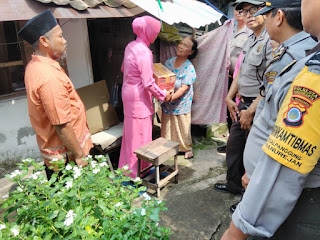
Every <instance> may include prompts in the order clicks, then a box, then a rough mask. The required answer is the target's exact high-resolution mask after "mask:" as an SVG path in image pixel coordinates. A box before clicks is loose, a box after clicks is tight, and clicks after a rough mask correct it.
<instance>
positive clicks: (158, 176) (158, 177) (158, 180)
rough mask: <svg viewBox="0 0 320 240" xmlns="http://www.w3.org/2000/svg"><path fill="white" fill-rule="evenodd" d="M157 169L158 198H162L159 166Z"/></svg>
mask: <svg viewBox="0 0 320 240" xmlns="http://www.w3.org/2000/svg"><path fill="white" fill-rule="evenodd" d="M155 167H156V186H157V197H160V186H159V185H160V171H159V166H155Z"/></svg>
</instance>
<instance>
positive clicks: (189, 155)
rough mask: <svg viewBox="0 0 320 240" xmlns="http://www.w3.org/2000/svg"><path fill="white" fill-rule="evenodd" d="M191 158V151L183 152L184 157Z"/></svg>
mask: <svg viewBox="0 0 320 240" xmlns="http://www.w3.org/2000/svg"><path fill="white" fill-rule="evenodd" d="M191 158H193V152H192V151H189V152H185V154H184V159H191Z"/></svg>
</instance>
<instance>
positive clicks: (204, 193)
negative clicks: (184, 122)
mask: <svg viewBox="0 0 320 240" xmlns="http://www.w3.org/2000/svg"><path fill="white" fill-rule="evenodd" d="M214 131H215V129H214ZM204 132H205V131H204ZM209 135H210V134H209ZM213 135H215V134H213ZM218 135H219V134H218ZM193 140H194V143H195V145H194V147H195V149H194V150H195V156H194V158H193V159H190V160H185V159H184V157H183V156H179V183H178V184H174V183H170V184H169V185H167V186H166V187H164V188H163V189H162V190H161V197H160V199H162V200H164V201H166V206H167V207H168V211H165V212H163V213H162V216H161V224H162V225H165V226H167V227H170V228H171V231H172V232H173V234H172V235H171V237H170V239H171V240H189V239H190V240H198V239H199V240H215V239H220V237H221V236H222V234H223V232H224V231H225V230H226V229H227V227H228V226H229V223H230V219H231V213H230V211H229V207H230V205H231V204H233V203H235V202H237V201H239V199H240V197H239V196H234V195H231V194H226V193H220V192H217V191H215V190H213V185H214V183H216V182H217V181H224V180H225V173H226V165H225V156H224V155H221V154H219V153H217V151H216V148H217V146H218V143H217V142H215V141H213V140H212V138H211V137H210V138H209V140H208V138H207V139H205V138H204V137H202V138H201V137H193ZM220 144H221V143H220ZM167 164H169V165H170V164H173V161H169V162H168V163H167ZM10 188H13V186H12V183H11V182H9V181H7V180H6V179H4V178H3V179H0V198H1V197H2V196H4V195H6V194H7V193H8V191H9V190H10ZM2 212H3V210H1V211H0V214H1V213H2Z"/></svg>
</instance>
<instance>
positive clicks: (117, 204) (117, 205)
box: [114, 202, 122, 207]
mask: <svg viewBox="0 0 320 240" xmlns="http://www.w3.org/2000/svg"><path fill="white" fill-rule="evenodd" d="M121 205H122V203H121V202H118V203H116V205H114V206H115V207H120V206H121Z"/></svg>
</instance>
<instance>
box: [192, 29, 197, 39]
mask: <svg viewBox="0 0 320 240" xmlns="http://www.w3.org/2000/svg"><path fill="white" fill-rule="evenodd" d="M196 32H197V29H195V28H192V37H193V38H194V39H196V37H197V36H196Z"/></svg>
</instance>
